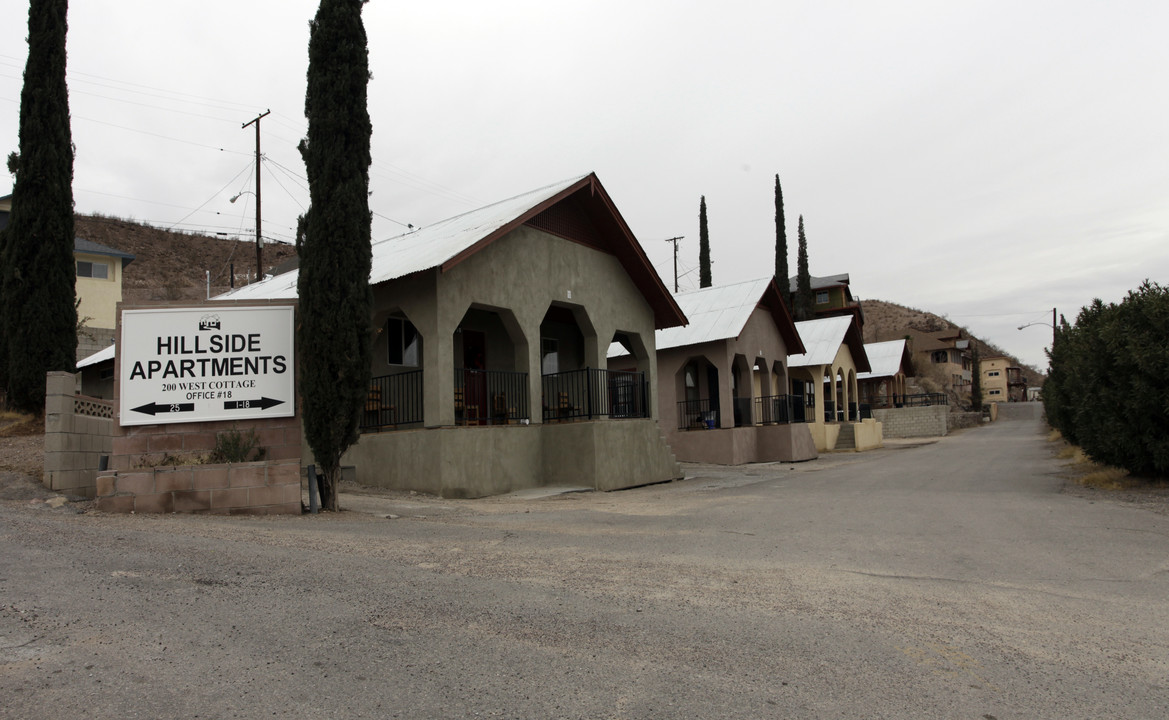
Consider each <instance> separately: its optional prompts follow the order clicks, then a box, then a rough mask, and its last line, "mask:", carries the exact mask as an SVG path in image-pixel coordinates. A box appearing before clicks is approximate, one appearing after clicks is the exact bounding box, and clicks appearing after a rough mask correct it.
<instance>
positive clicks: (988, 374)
mask: <svg viewBox="0 0 1169 720" xmlns="http://www.w3.org/2000/svg"><path fill="white" fill-rule="evenodd" d="M986 376H987V377H998V376H999V371H998V370H991V371H990V372H988V373H987V374H986Z"/></svg>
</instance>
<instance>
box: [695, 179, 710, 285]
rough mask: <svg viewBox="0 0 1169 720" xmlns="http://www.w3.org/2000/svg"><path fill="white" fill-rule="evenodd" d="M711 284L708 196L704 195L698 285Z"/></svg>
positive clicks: (699, 228) (700, 217)
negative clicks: (707, 219)
mask: <svg viewBox="0 0 1169 720" xmlns="http://www.w3.org/2000/svg"><path fill="white" fill-rule="evenodd" d="M710 285H711V280H710V234H709V233H708V232H707V230H706V196H705V195H703V196H702V198H701V199H700V200H699V201H698V287H704V288H708V287H710Z"/></svg>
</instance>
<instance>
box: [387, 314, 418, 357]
mask: <svg viewBox="0 0 1169 720" xmlns="http://www.w3.org/2000/svg"><path fill="white" fill-rule="evenodd" d="M420 339H421V338H419V336H418V331H417V330H416V329H414V324H413V323H411V322H410V321H409V320H406V319H405V318H390V319H389V320H387V321H386V341H387V342H388V343H389V344H388V346H387V352H386V358H387V361H388V362H389V364H390V365H405V366H407V367H418V350H419V341H420Z"/></svg>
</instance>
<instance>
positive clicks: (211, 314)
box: [118, 305, 296, 425]
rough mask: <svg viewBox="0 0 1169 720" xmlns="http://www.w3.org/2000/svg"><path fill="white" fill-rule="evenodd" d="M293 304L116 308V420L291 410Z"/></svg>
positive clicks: (146, 421)
mask: <svg viewBox="0 0 1169 720" xmlns="http://www.w3.org/2000/svg"><path fill="white" fill-rule="evenodd" d="M293 323H294V308H293V306H292V305H262V306H258V307H240V306H238V305H227V306H223V307H214V306H208V305H202V306H199V307H188V308H157V309H149V310H125V311H123V312H122V339H121V342H120V343H119V345H118V355H119V358H120V362H121V370H120V375H119V385H120V391H119V393H118V400H119V409H120V412H119V415H120V421H121V424H122V425H154V424H160V423H176V422H209V421H211V420H247V419H253V418H268V417H289V416H292V415H294V414H296V396H295V391H296V388H295V377H296V375H295V373H294V372H293V367H292V359H293Z"/></svg>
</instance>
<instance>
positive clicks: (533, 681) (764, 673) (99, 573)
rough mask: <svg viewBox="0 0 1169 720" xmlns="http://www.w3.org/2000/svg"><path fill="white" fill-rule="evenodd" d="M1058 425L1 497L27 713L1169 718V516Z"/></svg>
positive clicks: (0, 528) (2, 627)
mask: <svg viewBox="0 0 1169 720" xmlns="http://www.w3.org/2000/svg"><path fill="white" fill-rule="evenodd" d="M1066 474H1067V471H1066V469H1065V468H1063V467H1062V466H1061V464H1060V462H1059V461H1057V460H1054V459H1053V458H1052V455H1051V452H1050V449H1049V447H1048V444H1047V442H1046V440H1045V439H1044V437H1043V434H1042V431H1041V428H1040V427H1039V424H1038V421H1031V420H1014V421H1007V422H999V423H995V424H994V425H991V426H988V427H984V428H979V429H974V430H969V431H964V432H961V433H957V434H955V435H953V436H950V437H947V438H944V439H942V440H940V441H938V442H934V443H930V444H916V443H902V444H898V445H895V446H894V445H892V444H891V445H890V447H888V448H886V449H883V450H878V451H874V452H869V453H860V454H851V453H849V454H830V455H826V456H823V457H822V458H820V459H819V460H816V461H813V462H810V463H803V464H799V465H782V464H764V465H752V466H747V467H745V468H724V467H716V466H700V465H692V466H688V467H687V475H688V477H687V479H686V480H683V481H679V482H674V483H669V484H665V485H659V486H653V487H646V488H640V489H635V490H630V491H623V492H616V493H605V494H601V493H572V494H565V495H554V496H546V497H537V498H532V499H525V498H522V497H504V498H492V499H487V500H478V501H443V500H439V499H436V498H433V497H428V496H421V495H411V494H403V493H368V494H355V493H349V494H346V495H344V496H343V498H342V504H343V506H345V507H349V508H351V509H350V510H348V511H346V512H341V513H337V514H324V515H320V516H315V517H313V516H303V517H262V518H250V517H209V516H179V515H168V516H142V515H136V516H129V515H126V516H118V515H104V514H100V513H94V512H85V513H80V514H79V513H78V512H77V511H78V510H85V509H86V506H85V505H84V504H78V503H65V504H64V505H62V506H61V507H59V508H53V507H51V506H50V505H49V504H47V503H46V502H44V499H45V497H47V496H48V495H51V494H46V493H44V491H43V490H41V491H38V490H36V489H35V488H33V489H32V490H30V492H32V493H33V494H36V495H37V497H23V496H21V493H20V492H13V491H12V489H13V488H14V487H16V486H18V485H19V483H18V482H14V481H13V480H12V476H11V475H8V476H4V477H7V478H8V481H7V482H6V483H3V485H4V488H5V489H4V490H2V492H3V493H5V494H0V536H2V538H3V542H4V547H5V551H4V554H3V556H0V698H3V700H2V701H0V717H3V718H40V717H90V718H126V717H140V718H158V717H176V718H178V717H181V718H196V717H198V718H221V717H240V718H260V717H296V718H333V717H341V718H348V717H371V718H373V717H376V718H381V717H400V718H456V717H457V718H463V717H466V718H473V717H508V718H760V717H774V718H822V717H849V718H852V717H866V718H943V717H944V718H973V719H982V720H987V719H989V718H997V719H999V720H1005V719H1006V718H1094V717H1102V716H1110V717H1125V718H1161V717H1167V716H1169V684H1167V680H1166V679H1167V678H1169V600H1167V598H1169V553H1167V552H1166V551H1167V549H1169V517H1167V516H1166V515H1163V514H1160V513H1157V512H1150V511H1149V510H1148V509H1147V508H1146V507H1144V506H1141V505H1137V504H1133V503H1123V502H1112V501H1100V499H1099V498H1096V497H1093V496H1088V497H1083V496H1080V495H1073V494H1069V493H1067V492H1064V487H1065V476H1066Z"/></svg>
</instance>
